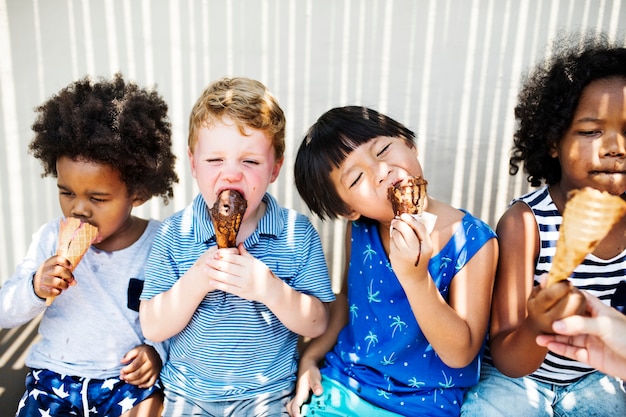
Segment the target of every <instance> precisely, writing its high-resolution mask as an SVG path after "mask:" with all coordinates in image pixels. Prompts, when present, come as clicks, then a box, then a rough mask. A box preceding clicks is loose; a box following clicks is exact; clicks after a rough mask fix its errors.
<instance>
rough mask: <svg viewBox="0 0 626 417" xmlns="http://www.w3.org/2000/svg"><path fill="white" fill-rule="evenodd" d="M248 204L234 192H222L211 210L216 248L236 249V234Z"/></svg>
mask: <svg viewBox="0 0 626 417" xmlns="http://www.w3.org/2000/svg"><path fill="white" fill-rule="evenodd" d="M247 207H248V202H247V201H246V200H245V199H244V198H243V196H242V195H241V193H239V192H238V191H236V190H223V191H222V192H221V193H220V195H219V196H218V198H217V200H216V201H215V204H213V207H212V208H211V219H212V221H213V227H214V229H215V239H216V241H217V247H218V248H235V247H237V234H238V233H239V227H240V226H241V220H242V219H243V215H244V214H245V212H246V208H247Z"/></svg>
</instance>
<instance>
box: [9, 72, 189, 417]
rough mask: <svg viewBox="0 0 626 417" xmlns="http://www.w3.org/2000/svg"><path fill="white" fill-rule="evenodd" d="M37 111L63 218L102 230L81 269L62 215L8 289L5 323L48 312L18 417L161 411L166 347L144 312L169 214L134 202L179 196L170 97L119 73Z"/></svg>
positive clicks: (85, 83) (66, 92) (37, 128)
mask: <svg viewBox="0 0 626 417" xmlns="http://www.w3.org/2000/svg"><path fill="white" fill-rule="evenodd" d="M36 110H37V112H38V117H37V120H36V121H35V123H34V124H33V126H32V128H33V131H34V132H35V138H34V139H33V141H32V142H31V144H30V151H31V152H32V154H33V155H34V156H35V157H36V158H38V159H40V160H41V162H42V165H43V169H44V173H43V175H44V176H47V175H50V176H52V177H55V178H56V179H57V187H58V190H59V203H60V206H61V211H62V212H63V216H65V217H67V218H70V217H72V218H76V219H79V220H80V222H84V223H89V224H91V225H93V226H95V227H97V229H98V238H97V239H96V241H95V243H93V244H92V245H91V246H90V247H89V249H88V250H87V252H86V254H85V255H84V257H83V258H82V260H81V261H80V262H78V263H77V264H76V265H72V264H71V263H70V261H68V259H66V258H65V257H64V256H60V255H57V254H56V253H57V241H58V235H59V229H60V220H61V219H59V218H57V219H54V220H52V221H50V222H49V223H47V224H45V225H43V226H42V227H41V228H40V229H39V230H38V231H37V232H36V233H35V234H34V235H33V240H32V243H31V245H30V248H29V249H28V253H27V254H26V257H25V258H24V260H23V261H22V262H21V263H20V265H18V267H17V269H16V271H15V273H14V274H13V276H12V277H11V278H10V279H9V280H8V281H7V282H6V283H5V284H4V285H3V287H2V288H1V289H0V327H3V328H10V327H15V326H19V325H21V324H24V323H26V322H28V321H29V320H32V319H34V318H35V317H36V316H38V315H39V314H42V313H43V317H42V319H41V323H40V325H39V335H40V337H41V339H40V340H39V341H38V342H37V343H35V344H34V345H33V347H32V349H31V351H30V352H29V354H28V356H27V358H26V365H27V366H29V367H30V368H31V371H30V372H29V373H28V375H27V377H26V392H25V394H24V396H23V397H22V400H21V401H20V403H19V408H18V411H17V414H16V415H17V416H33V415H43V414H45V415H53V416H61V415H63V416H65V415H84V416H86V415H95V414H98V415H107V416H156V415H159V412H160V409H161V406H162V394H161V388H160V385H159V383H158V377H159V372H160V369H161V364H162V360H164V356H163V355H164V353H165V352H164V350H163V349H162V346H158V345H157V346H156V348H157V349H158V351H157V349H155V346H152V345H150V344H148V343H147V342H146V340H145V338H144V337H143V335H142V332H141V327H140V325H139V313H138V308H139V295H140V293H141V287H142V284H143V274H144V265H145V262H146V258H147V257H148V253H149V251H150V247H151V244H152V239H153V237H154V235H155V233H156V231H157V229H158V226H159V224H160V222H159V221H156V220H152V219H150V220H146V219H142V218H139V217H135V216H133V215H132V209H133V208H134V207H137V206H140V205H141V204H143V203H144V202H145V201H147V200H149V199H150V198H151V197H153V196H161V197H162V198H163V199H164V201H165V203H167V202H168V201H169V199H170V198H171V197H172V196H173V188H172V186H173V183H175V182H177V181H178V177H177V175H176V173H175V171H174V162H175V156H174V154H173V153H172V151H171V134H170V122H169V120H168V117H167V105H166V103H165V102H164V101H163V99H162V98H161V97H160V96H159V95H158V94H157V92H156V91H154V90H146V89H142V88H139V87H138V86H137V85H136V84H134V83H131V82H126V81H124V79H123V78H122V75H120V74H116V75H115V76H114V77H113V79H111V80H105V79H102V80H99V81H92V80H91V79H90V78H88V77H87V78H84V79H81V80H79V81H76V82H74V83H72V84H70V85H68V86H67V87H65V88H63V89H62V90H61V91H59V92H58V93H57V94H56V95H54V96H52V97H51V98H50V99H49V100H47V101H46V102H45V103H43V104H42V105H41V106H40V107H38V108H37V109H36ZM72 271H73V272H72ZM50 297H56V298H55V299H54V301H53V302H52V303H51V304H50V305H49V306H48V305H47V303H46V299H47V298H50ZM161 356H163V358H162V357H161ZM41 413H43V414H41Z"/></svg>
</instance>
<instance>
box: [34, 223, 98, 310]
mask: <svg viewBox="0 0 626 417" xmlns="http://www.w3.org/2000/svg"><path fill="white" fill-rule="evenodd" d="M97 238H98V228H97V227H96V226H93V225H91V224H89V223H85V222H82V221H81V220H79V219H77V218H75V217H68V218H67V219H61V225H60V229H59V243H58V245H57V255H59V256H63V257H64V258H66V259H67V260H68V261H70V264H71V265H72V267H71V268H70V269H71V270H72V271H74V269H75V268H76V266H77V265H78V263H79V262H80V261H81V259H83V256H84V255H85V253H86V252H87V250H88V249H89V246H91V244H92V243H93V242H94V241H95V240H96V239H97ZM54 299H55V297H54V296H50V297H48V298H47V299H46V305H50V304H52V301H54Z"/></svg>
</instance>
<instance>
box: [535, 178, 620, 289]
mask: <svg viewBox="0 0 626 417" xmlns="http://www.w3.org/2000/svg"><path fill="white" fill-rule="evenodd" d="M625 214H626V202H625V201H624V200H622V198H621V197H618V196H615V195H612V194H609V193H607V192H603V191H599V190H596V189H594V188H583V189H581V190H573V191H571V192H570V193H569V194H568V200H567V203H566V204H565V210H564V211H563V223H562V224H561V229H560V230H559V239H558V240H557V243H556V252H555V254H554V258H553V259H552V268H551V269H550V272H549V273H548V283H547V285H548V286H550V285H552V284H554V283H555V282H559V281H562V280H565V279H567V278H568V277H569V276H570V275H571V274H572V272H573V271H574V269H575V268H576V267H577V266H578V265H580V264H581V263H582V261H583V259H585V257H586V256H587V255H588V254H590V253H591V252H593V251H594V250H595V248H596V247H597V246H598V244H599V243H600V242H601V241H602V239H604V237H605V236H606V234H607V233H608V232H609V230H611V227H613V225H614V224H615V223H617V221H619V219H620V218H622V217H623V216H624V215H625Z"/></svg>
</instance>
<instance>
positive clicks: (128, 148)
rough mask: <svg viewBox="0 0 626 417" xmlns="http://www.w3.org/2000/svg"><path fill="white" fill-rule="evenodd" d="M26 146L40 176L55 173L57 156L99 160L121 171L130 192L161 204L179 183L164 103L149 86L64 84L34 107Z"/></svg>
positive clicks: (118, 77)
mask: <svg viewBox="0 0 626 417" xmlns="http://www.w3.org/2000/svg"><path fill="white" fill-rule="evenodd" d="M36 112H37V113H38V117H37V119H36V120H35V122H34V124H33V126H32V129H33V131H34V132H35V137H34V139H33V140H32V142H31V143H30V146H29V151H30V152H31V153H32V154H33V156H34V157H35V158H37V159H40V160H41V163H42V165H43V168H44V173H43V174H42V176H43V177H45V176H48V175H50V176H53V177H56V176H57V169H56V162H57V160H58V159H59V158H61V157H68V158H70V159H72V160H84V161H90V162H96V163H102V164H106V165H109V166H111V167H113V168H114V169H116V170H118V171H119V172H120V174H121V178H122V181H123V182H124V183H125V184H126V186H127V187H128V191H129V193H130V194H133V193H136V194H137V195H138V196H141V197H143V198H145V199H146V200H148V199H150V198H151V197H153V196H161V197H162V198H163V201H164V203H165V204H167V203H168V202H169V199H171V198H172V197H173V196H174V191H173V184H174V183H176V182H178V176H177V175H176V172H175V170H174V164H175V161H176V156H174V154H173V153H172V150H171V147H172V146H171V145H172V142H171V130H170V122H169V119H168V117H167V104H166V103H165V101H164V100H163V99H162V98H161V97H160V96H159V95H158V93H157V92H156V91H154V90H146V89H141V88H139V87H138V86H137V85H136V84H134V83H131V82H125V81H124V79H123V78H122V75H121V74H116V75H115V76H114V77H113V79H112V80H105V79H101V80H99V81H98V82H92V81H91V79H90V78H89V77H85V78H83V79H81V80H79V81H76V82H74V83H72V84H70V85H69V86H67V87H65V88H63V89H62V90H61V91H59V92H58V93H57V94H56V95H54V96H52V97H51V98H50V99H49V100H48V101H46V102H45V103H43V104H42V105H41V106H39V107H37V108H36Z"/></svg>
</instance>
